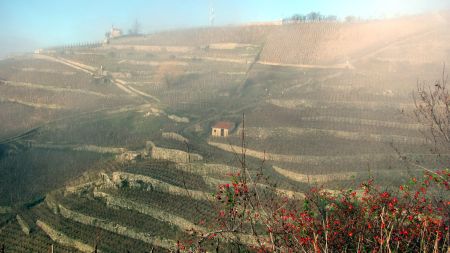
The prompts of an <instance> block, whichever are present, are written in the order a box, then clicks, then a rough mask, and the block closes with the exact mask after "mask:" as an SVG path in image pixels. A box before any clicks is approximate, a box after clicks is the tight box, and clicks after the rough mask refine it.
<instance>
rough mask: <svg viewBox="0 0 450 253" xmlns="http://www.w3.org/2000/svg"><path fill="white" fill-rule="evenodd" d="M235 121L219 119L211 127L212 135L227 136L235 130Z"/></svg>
mask: <svg viewBox="0 0 450 253" xmlns="http://www.w3.org/2000/svg"><path fill="white" fill-rule="evenodd" d="M233 128H234V123H232V122H228V121H219V122H217V123H216V124H215V125H214V126H213V127H212V129H211V135H212V136H215V137H227V136H228V134H229V133H230V132H231V131H232V130H233Z"/></svg>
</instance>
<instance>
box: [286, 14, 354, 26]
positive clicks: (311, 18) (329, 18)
mask: <svg viewBox="0 0 450 253" xmlns="http://www.w3.org/2000/svg"><path fill="white" fill-rule="evenodd" d="M357 20H360V18H358V17H354V16H347V17H345V21H346V22H355V21H357ZM318 21H325V22H336V21H338V17H337V16H336V15H322V14H320V12H314V11H313V12H310V13H308V14H305V15H303V14H294V15H292V17H289V18H285V19H283V23H284V24H292V23H302V22H318Z"/></svg>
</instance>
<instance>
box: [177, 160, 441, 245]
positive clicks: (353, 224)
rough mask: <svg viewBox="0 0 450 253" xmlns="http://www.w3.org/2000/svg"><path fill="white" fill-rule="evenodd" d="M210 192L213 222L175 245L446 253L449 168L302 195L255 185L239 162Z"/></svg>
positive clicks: (255, 182)
mask: <svg viewBox="0 0 450 253" xmlns="http://www.w3.org/2000/svg"><path fill="white" fill-rule="evenodd" d="M242 172H243V173H242V174H240V173H238V174H233V175H231V182H230V183H227V184H221V185H219V186H218V189H217V193H216V194H215V202H216V206H217V217H216V223H215V224H212V225H211V226H210V232H208V233H201V232H198V231H194V233H193V238H194V240H193V238H191V239H190V240H187V241H186V242H185V244H182V243H181V242H180V243H179V246H180V247H181V248H183V249H185V250H187V249H189V251H200V252H201V251H205V250H206V249H205V245H207V244H208V243H206V242H208V241H209V242H216V241H217V247H219V241H220V242H222V243H221V245H222V247H226V246H225V243H227V244H228V245H230V244H231V245H239V247H241V248H242V247H243V248H245V249H246V250H248V251H258V252H346V251H348V252H392V251H394V252H448V250H449V212H450V208H449V206H450V201H449V198H448V196H449V179H450V170H448V169H446V170H441V171H436V172H431V171H427V172H425V173H424V177H423V178H421V179H417V178H412V179H411V180H410V182H409V183H408V184H405V185H401V186H399V188H398V189H397V190H396V189H388V188H386V189H382V188H381V187H380V186H377V185H376V184H375V183H374V181H373V180H368V181H367V182H364V183H362V184H361V185H360V188H359V189H356V190H352V189H350V190H343V191H340V192H337V193H336V192H331V191H329V190H326V189H323V188H311V189H310V191H309V192H308V193H306V194H305V197H304V199H302V200H295V199H290V198H288V197H286V196H283V195H280V194H277V193H276V192H275V188H274V187H271V186H266V187H261V184H260V183H257V181H258V180H259V179H260V178H262V175H258V177H257V178H256V179H255V181H253V180H252V179H251V178H250V177H249V176H247V175H248V173H246V171H245V169H244V170H243V171H242Z"/></svg>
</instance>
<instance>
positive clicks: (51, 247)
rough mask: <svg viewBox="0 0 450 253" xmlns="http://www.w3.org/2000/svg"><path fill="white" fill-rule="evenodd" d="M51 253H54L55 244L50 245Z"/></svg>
mask: <svg viewBox="0 0 450 253" xmlns="http://www.w3.org/2000/svg"><path fill="white" fill-rule="evenodd" d="M50 253H53V244H51V245H50Z"/></svg>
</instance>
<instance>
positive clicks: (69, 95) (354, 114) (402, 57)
mask: <svg viewBox="0 0 450 253" xmlns="http://www.w3.org/2000/svg"><path fill="white" fill-rule="evenodd" d="M449 22H450V14H449V13H448V12H439V13H429V14H424V15H416V16H408V17H400V18H396V19H389V20H377V21H361V22H328V21H327V22H300V23H295V24H277V25H274V24H264V25H246V26H225V27H204V28H192V29H180V30H171V31H164V32H158V33H154V34H148V35H136V36H118V37H116V38H111V39H109V40H108V41H105V43H91V44H80V45H72V46H61V47H54V48H47V49H42V50H37V51H36V52H35V53H27V54H22V55H20V56H13V57H8V58H6V59H3V60H1V61H0V127H1V131H0V196H1V198H0V243H3V242H4V244H5V245H6V249H7V251H6V252H25V251H45V250H46V249H47V247H48V245H50V244H52V245H54V246H55V251H56V252H78V251H80V252H92V251H93V250H94V244H95V245H98V246H99V249H100V250H101V251H103V252H124V251H126V250H130V251H132V252H141V251H142V252H143V251H146V250H147V251H149V249H154V250H156V251H161V252H164V251H167V250H169V249H173V246H174V245H175V244H176V242H177V240H180V238H184V237H186V236H187V233H188V232H187V230H189V229H190V228H192V227H195V228H196V229H198V230H200V231H203V230H205V227H203V225H202V224H201V223H200V221H204V220H206V221H210V222H212V221H213V220H214V219H213V215H214V210H213V209H212V208H211V206H210V202H211V193H212V192H214V190H215V189H216V186H217V184H218V183H220V182H224V180H226V178H227V177H226V174H227V173H228V174H229V173H231V172H236V171H238V167H239V163H238V161H237V159H236V156H235V153H236V150H238V151H239V149H240V148H241V144H242V131H244V130H245V136H246V137H245V138H246V139H245V140H246V144H247V145H246V155H247V157H248V166H249V168H250V173H251V174H252V175H256V174H257V172H258V170H257V168H259V167H261V170H262V171H263V172H264V174H265V175H267V176H268V177H269V178H270V180H271V182H273V183H275V184H276V186H277V189H278V191H279V192H282V193H285V194H287V195H288V196H290V197H293V198H294V197H299V196H300V197H301V196H303V193H304V192H305V191H306V190H307V189H309V188H310V187H311V185H323V186H324V187H325V188H326V189H330V190H338V189H342V188H351V187H354V186H355V185H356V184H357V182H359V180H365V179H367V178H369V177H373V178H376V179H378V180H380V181H381V182H382V184H383V186H385V187H390V186H392V185H396V184H399V183H400V184H401V183H404V181H405V180H406V179H405V176H410V175H416V174H418V173H420V166H426V167H428V168H439V167H442V166H446V165H447V164H448V162H449V155H450V154H447V153H442V154H440V155H436V154H434V153H433V152H432V151H431V150H430V148H431V147H430V142H429V141H427V140H426V139H424V138H423V135H422V134H421V132H420V130H423V129H424V126H423V125H421V124H419V123H418V122H417V121H416V118H415V116H414V108H415V107H414V101H413V99H412V95H411V94H412V92H413V91H414V90H416V88H417V81H418V80H423V81H427V82H430V83H433V82H434V80H436V79H438V78H440V76H441V74H442V69H443V63H445V62H449V60H450V44H449V43H448V42H449V40H450V29H448V27H449ZM0 54H1V52H0ZM243 115H244V118H245V128H244V126H243V121H242V119H243ZM218 122H221V124H219V127H217V123H218ZM224 122H225V123H226V124H224ZM214 126H216V127H217V128H218V129H221V128H222V129H224V128H226V130H227V131H229V135H228V136H214V134H213V133H214V132H212V131H213V127H214ZM220 126H222V127H220ZM228 126H229V127H228ZM219 131H220V130H219ZM223 133H224V132H222V135H225V134H223ZM399 154H400V155H399ZM405 160H406V161H408V162H405ZM261 164H262V166H261ZM261 187H264V186H261ZM198 209H201V210H202V212H199V211H197V210H198ZM17 217H19V218H17ZM27 231H28V232H27ZM94 235H95V236H94ZM94 237H95V238H96V239H95V241H94V239H93V238H94Z"/></svg>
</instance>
